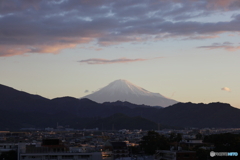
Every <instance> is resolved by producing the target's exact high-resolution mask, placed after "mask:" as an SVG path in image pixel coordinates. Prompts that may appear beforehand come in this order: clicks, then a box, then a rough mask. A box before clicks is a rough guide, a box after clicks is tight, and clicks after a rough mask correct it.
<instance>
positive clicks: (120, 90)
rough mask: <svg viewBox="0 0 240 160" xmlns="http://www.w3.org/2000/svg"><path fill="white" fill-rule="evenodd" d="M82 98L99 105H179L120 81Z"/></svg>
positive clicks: (159, 95) (157, 94)
mask: <svg viewBox="0 0 240 160" xmlns="http://www.w3.org/2000/svg"><path fill="white" fill-rule="evenodd" d="M82 98H88V99H91V100H93V101H95V102H98V103H104V102H115V101H128V102H130V103H134V104H139V105H141V104H144V105H149V106H161V107H167V106H170V105H173V104H176V103H178V101H175V100H173V99H170V98H167V97H164V96H162V95H161V94H159V93H153V92H149V91H147V90H145V89H143V88H141V87H139V86H136V85H134V84H132V83H131V82H129V81H127V80H123V79H119V80H116V81H113V82H111V83H110V84H109V85H107V86H105V87H104V88H102V89H100V90H99V91H96V92H94V93H92V94H89V95H87V96H85V97H82Z"/></svg>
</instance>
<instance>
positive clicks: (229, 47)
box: [197, 42, 240, 51]
mask: <svg viewBox="0 0 240 160" xmlns="http://www.w3.org/2000/svg"><path fill="white" fill-rule="evenodd" d="M197 48H206V49H225V50H227V51H237V50H240V46H233V44H232V43H230V42H224V43H222V44H220V43H213V44H212V45H209V46H200V47H197Z"/></svg>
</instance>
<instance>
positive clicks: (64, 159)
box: [18, 139, 102, 160]
mask: <svg viewBox="0 0 240 160" xmlns="http://www.w3.org/2000/svg"><path fill="white" fill-rule="evenodd" d="M18 160H102V154H101V152H81V151H80V150H77V149H76V148H70V147H67V146H65V145H64V144H63V143H62V142H61V141H60V140H59V139H44V140H43V141H42V143H41V144H34V145H27V144H26V143H19V145H18Z"/></svg>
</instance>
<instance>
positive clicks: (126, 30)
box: [0, 0, 240, 56]
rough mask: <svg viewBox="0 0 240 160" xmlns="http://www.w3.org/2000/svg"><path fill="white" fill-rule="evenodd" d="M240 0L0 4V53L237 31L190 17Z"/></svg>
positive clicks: (237, 20) (237, 19) (232, 24)
mask: <svg viewBox="0 0 240 160" xmlns="http://www.w3.org/2000/svg"><path fill="white" fill-rule="evenodd" d="M239 8H240V1H239V0H211V1H209V0H201V1H197V0H169V1H166V0H159V1H152V0H145V1H136V0H135V1H134V0H115V1H112V0H88V1H79V0H35V1H29V0H22V1H1V2H0V24H1V26H0V35H1V36H0V56H13V55H20V54H25V53H59V52H60V51H61V50H62V49H65V48H72V47H76V46H77V45H79V44H86V43H89V42H94V43H95V45H97V46H107V45H113V44H120V43H125V42H143V41H149V40H150V41H157V40H162V39H165V38H176V37H180V38H185V39H187V38H191V37H193V38H195V39H197V38H196V37H198V38H199V36H201V38H204V37H206V38H209V37H212V38H214V37H216V35H218V34H221V33H224V32H239V31H240V27H239V26H240V14H235V15H234V16H232V17H231V19H229V20H228V21H221V22H211V21H210V22H209V21H208V22H207V21H205V22H204V21H195V20H194V21H193V18H194V19H196V18H205V17H208V16H211V15H215V14H218V13H224V12H226V13H227V12H230V11H237V10H239Z"/></svg>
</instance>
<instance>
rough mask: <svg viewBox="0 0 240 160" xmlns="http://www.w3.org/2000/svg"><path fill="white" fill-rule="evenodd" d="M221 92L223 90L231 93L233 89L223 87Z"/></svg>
mask: <svg viewBox="0 0 240 160" xmlns="http://www.w3.org/2000/svg"><path fill="white" fill-rule="evenodd" d="M221 90H223V91H227V92H230V91H231V89H230V88H228V87H223V88H222V89H221Z"/></svg>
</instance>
